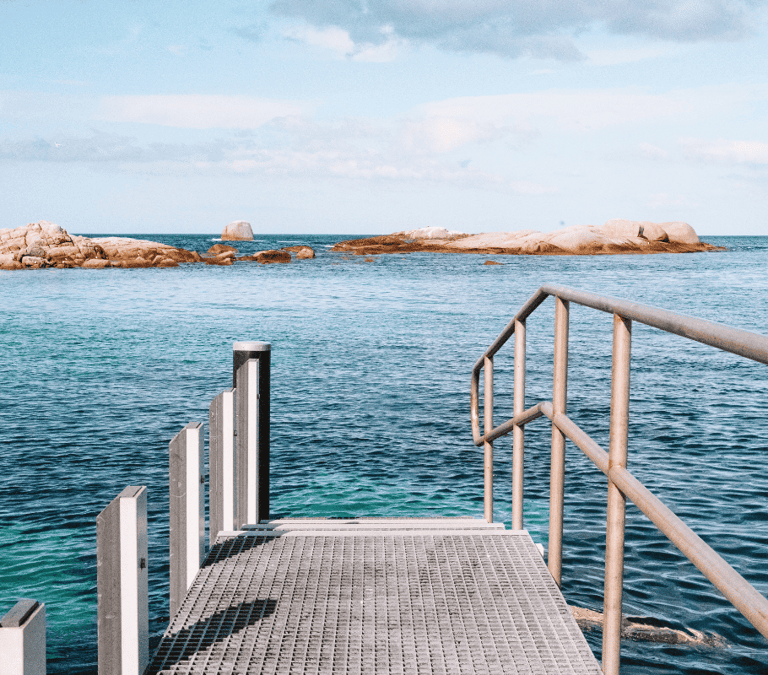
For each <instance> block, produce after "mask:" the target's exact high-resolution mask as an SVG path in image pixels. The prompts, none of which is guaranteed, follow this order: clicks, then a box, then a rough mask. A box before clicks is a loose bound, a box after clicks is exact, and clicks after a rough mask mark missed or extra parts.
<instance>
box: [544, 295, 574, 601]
mask: <svg viewBox="0 0 768 675" xmlns="http://www.w3.org/2000/svg"><path fill="white" fill-rule="evenodd" d="M568 310H569V302H568V301H567V300H561V299H560V298H555V359H554V368H553V370H554V376H553V378H552V409H553V411H554V414H555V415H557V414H558V413H563V414H565V409H566V400H567V398H568ZM564 489H565V434H564V433H563V432H562V431H560V429H558V428H557V426H555V425H554V424H553V425H552V467H551V471H550V481H549V547H548V552H547V566H548V567H549V571H550V573H551V574H552V577H553V578H554V580H555V582H556V583H557V585H558V586H560V583H561V578H562V568H563V494H564Z"/></svg>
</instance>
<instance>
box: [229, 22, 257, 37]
mask: <svg viewBox="0 0 768 675" xmlns="http://www.w3.org/2000/svg"><path fill="white" fill-rule="evenodd" d="M231 30H232V32H233V33H234V34H235V35H237V36H238V37H241V38H243V40H248V42H259V41H260V40H261V39H262V37H263V36H264V31H265V28H264V26H263V25H259V24H254V23H252V24H248V25H245V26H234V27H233V28H232V29H231Z"/></svg>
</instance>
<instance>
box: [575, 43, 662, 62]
mask: <svg viewBox="0 0 768 675" xmlns="http://www.w3.org/2000/svg"><path fill="white" fill-rule="evenodd" d="M669 53H670V50H669V49H665V48H662V47H642V48H637V49H594V50H590V51H588V52H587V59H588V62H589V64H590V65H593V66H616V65H619V64H622V63H637V62H638V61H644V60H645V59H655V58H658V57H659V56H667V55H668V54H669Z"/></svg>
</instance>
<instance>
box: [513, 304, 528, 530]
mask: <svg viewBox="0 0 768 675" xmlns="http://www.w3.org/2000/svg"><path fill="white" fill-rule="evenodd" d="M524 411H525V319H523V320H522V321H519V320H516V321H515V388H514V403H513V413H514V415H515V416H517V415H520V414H522V413H523V412H524ZM524 458H525V427H524V426H521V425H519V424H516V425H515V426H514V428H513V429H512V529H513V530H522V529H523V466H524V461H523V460H524Z"/></svg>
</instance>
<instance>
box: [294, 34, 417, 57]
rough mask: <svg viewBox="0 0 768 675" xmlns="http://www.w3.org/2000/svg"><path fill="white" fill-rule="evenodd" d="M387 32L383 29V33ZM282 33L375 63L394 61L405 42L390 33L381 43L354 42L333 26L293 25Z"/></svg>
mask: <svg viewBox="0 0 768 675" xmlns="http://www.w3.org/2000/svg"><path fill="white" fill-rule="evenodd" d="M387 32H388V31H387V30H384V32H383V34H386V33H387ZM283 35H284V36H285V37H287V38H288V39H289V40H295V41H296V42H303V43H305V44H308V45H312V46H314V47H321V48H324V49H329V50H331V51H333V52H336V54H337V56H340V57H346V58H350V59H352V60H353V61H370V62H377V63H386V62H388V61H394V60H395V58H397V55H398V53H399V52H400V51H401V50H402V49H403V48H404V47H405V44H406V43H405V41H404V40H401V39H399V38H393V37H392V36H391V35H390V36H389V37H388V38H387V39H386V40H385V41H384V42H381V43H371V42H359V43H357V44H355V42H354V40H352V38H351V37H350V36H349V32H348V31H346V30H344V29H342V28H337V27H335V26H331V27H328V28H313V27H312V26H293V27H291V28H288V29H287V30H285V31H284V32H283Z"/></svg>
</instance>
